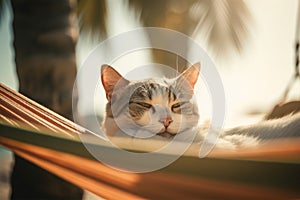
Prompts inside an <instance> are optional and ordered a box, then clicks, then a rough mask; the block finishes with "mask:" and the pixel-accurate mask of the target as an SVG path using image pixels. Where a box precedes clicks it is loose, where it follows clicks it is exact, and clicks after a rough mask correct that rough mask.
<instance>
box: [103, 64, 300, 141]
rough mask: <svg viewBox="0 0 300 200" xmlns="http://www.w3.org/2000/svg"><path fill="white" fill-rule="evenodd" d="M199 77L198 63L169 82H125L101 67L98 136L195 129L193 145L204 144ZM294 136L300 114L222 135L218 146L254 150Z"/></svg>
mask: <svg viewBox="0 0 300 200" xmlns="http://www.w3.org/2000/svg"><path fill="white" fill-rule="evenodd" d="M199 73H200V63H196V64H194V65H193V66H191V67H189V68H187V69H186V70H185V71H184V72H183V73H181V74H180V75H179V76H178V77H176V78H174V79H167V78H160V79H155V78H151V79H146V80H139V81H129V80H126V79H125V78H124V77H122V76H121V75H120V74H119V73H118V72H117V71H115V70H114V69H113V68H112V67H110V66H109V65H103V66H102V68H101V80H102V84H103V86H104V89H105V92H106V97H107V100H108V103H107V105H106V115H105V118H104V121H103V124H102V128H103V131H104V132H105V134H106V135H107V136H109V137H113V136H115V135H122V134H124V133H127V134H130V135H131V136H133V137H139V138H148V137H151V138H154V137H155V138H157V137H159V138H164V139H171V138H173V137H174V136H175V135H180V134H183V133H185V134H186V133H188V132H189V130H192V129H193V130H195V128H196V130H197V135H196V139H195V140H203V138H204V135H203V133H202V131H200V130H202V128H201V126H200V125H199V112H198V107H197V102H196V101H195V100H194V98H193V95H194V86H195V84H196V82H197V80H198V76H199ZM126 130H129V131H127V132H126ZM143 134H144V135H143ZM296 136H299V137H300V114H296V115H294V116H287V117H284V118H281V119H277V120H269V121H262V122H261V123H258V124H254V125H252V126H244V127H237V128H234V129H230V130H225V131H222V134H221V136H220V138H219V143H223V144H231V145H233V146H239V145H249V144H250V145H256V144H258V143H261V142H263V141H264V140H267V139H272V138H278V137H296Z"/></svg>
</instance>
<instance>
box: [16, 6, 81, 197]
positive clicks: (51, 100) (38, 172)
mask: <svg viewBox="0 0 300 200" xmlns="http://www.w3.org/2000/svg"><path fill="white" fill-rule="evenodd" d="M75 7H76V1H73V0H60V1H55V0H12V9H13V13H14V19H13V32H14V43H13V46H14V49H15V62H16V69H17V74H18V78H19V91H20V92H21V93H22V94H24V95H26V96H28V97H30V98H31V99H33V100H35V101H37V102H39V103H40V104H42V105H44V106H46V107H48V108H50V109H52V110H54V111H55V112H57V113H60V114H61V115H63V116H65V117H67V118H69V119H72V89H73V84H74V81H75V77H76V60H75V45H76V41H77V27H76V12H75V11H76V10H75ZM12 191H13V193H12V199H82V194H83V191H82V190H81V189H80V188H78V187H76V186H74V185H71V184H70V183H68V182H65V181H64V180H62V179H60V178H58V177H57V176H54V175H53V174H51V173H49V172H47V171H45V170H43V169H41V168H39V167H37V166H35V165H33V164H31V163H29V162H28V161H26V160H24V159H22V158H20V157H18V156H15V166H14V171H13V174H12Z"/></svg>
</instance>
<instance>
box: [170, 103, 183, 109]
mask: <svg viewBox="0 0 300 200" xmlns="http://www.w3.org/2000/svg"><path fill="white" fill-rule="evenodd" d="M180 106H181V103H175V104H174V105H172V109H174V108H179V107H180Z"/></svg>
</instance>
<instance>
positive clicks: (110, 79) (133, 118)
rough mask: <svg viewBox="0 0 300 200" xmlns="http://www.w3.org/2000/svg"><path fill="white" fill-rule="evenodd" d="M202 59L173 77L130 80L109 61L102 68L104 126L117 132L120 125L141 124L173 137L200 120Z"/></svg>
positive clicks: (110, 132) (155, 132) (112, 133)
mask: <svg viewBox="0 0 300 200" xmlns="http://www.w3.org/2000/svg"><path fill="white" fill-rule="evenodd" d="M199 72H200V63H196V64H194V65H193V66H191V67H189V68H188V69H186V70H185V71H184V72H183V73H181V74H180V75H179V76H178V77H176V78H174V79H167V78H157V79H155V78H151V79H145V80H139V81H129V80H126V79H125V78H124V77H122V76H121V75H120V74H119V73H118V72H117V71H116V70H114V69H113V68H112V67H110V66H109V65H103V66H102V68H101V80H102V84H103V87H104V89H105V92H106V97H107V100H108V103H107V105H106V116H105V118H104V122H103V129H104V131H105V133H106V134H107V135H110V136H112V135H114V134H115V133H116V132H117V131H119V130H120V129H121V130H122V129H127V128H133V127H135V128H139V129H140V130H146V131H148V132H152V133H153V134H157V135H160V136H163V137H167V138H170V137H172V136H174V135H176V134H178V133H180V132H182V131H185V130H187V129H190V128H192V127H194V126H196V125H197V124H198V120H199V114H198V108H197V105H196V103H195V102H194V101H193V98H192V97H193V95H194V86H195V84H196V82H197V79H198V76H199Z"/></svg>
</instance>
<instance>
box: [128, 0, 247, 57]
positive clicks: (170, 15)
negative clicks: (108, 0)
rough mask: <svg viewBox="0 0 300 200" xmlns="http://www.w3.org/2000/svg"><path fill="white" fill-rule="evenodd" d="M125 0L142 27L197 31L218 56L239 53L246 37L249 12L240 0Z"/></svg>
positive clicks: (184, 31) (193, 35)
mask: <svg viewBox="0 0 300 200" xmlns="http://www.w3.org/2000/svg"><path fill="white" fill-rule="evenodd" d="M128 1H129V5H130V6H131V7H132V8H133V9H134V10H135V11H136V13H137V14H138V15H139V17H140V19H141V22H142V23H143V24H144V25H145V26H157V27H166V28H172V29H174V30H177V31H180V32H183V33H185V34H188V35H190V36H192V37H194V38H195V37H196V35H198V34H200V35H202V36H204V37H205V38H206V41H207V43H208V46H209V47H210V48H211V49H212V50H213V52H215V53H216V54H217V55H221V56H225V55H226V54H228V52H230V51H232V49H235V50H237V51H238V52H241V51H242V49H243V47H244V41H245V40H246V38H247V37H248V28H247V26H248V21H249V19H250V18H251V15H250V12H249V10H248V8H247V5H246V4H245V2H244V1H242V0H186V1H182V0H152V1H149V0H128ZM174 13H175V14H174ZM178 16H179V17H178ZM174 21H175V22H174ZM170 22H172V23H173V24H176V26H175V27H174V26H173V27H172V26H170ZM168 23H169V24H168Z"/></svg>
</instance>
